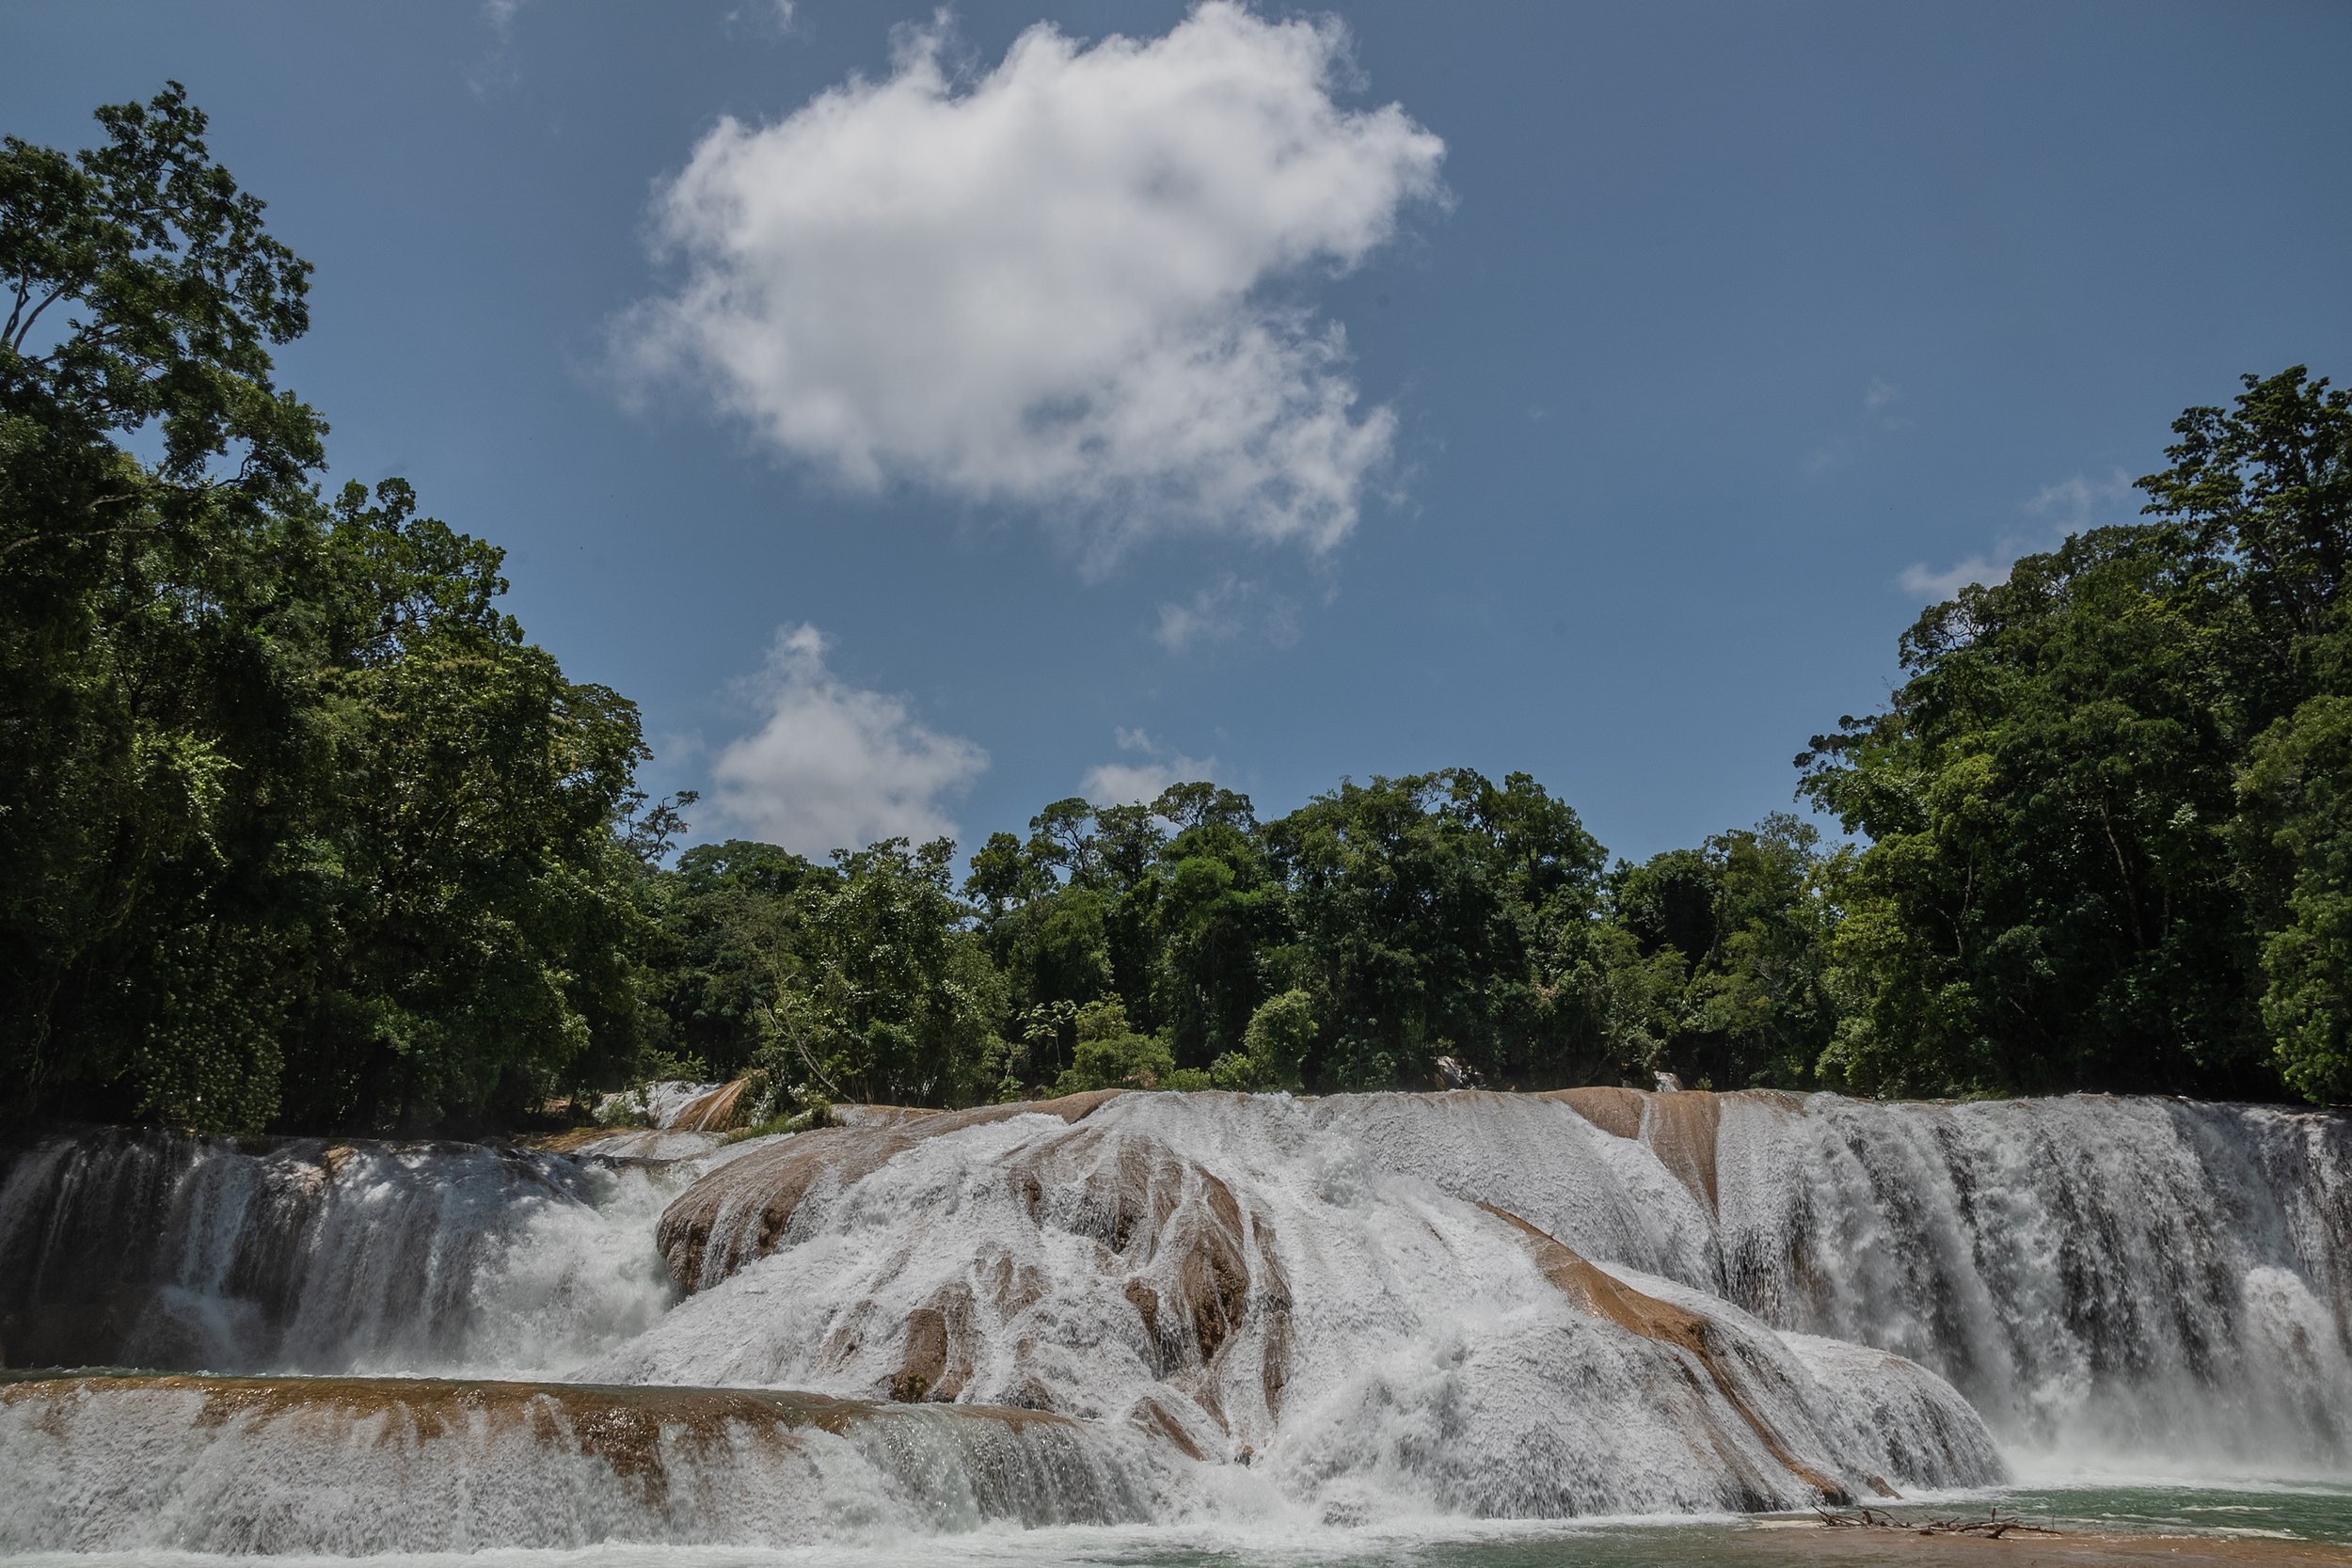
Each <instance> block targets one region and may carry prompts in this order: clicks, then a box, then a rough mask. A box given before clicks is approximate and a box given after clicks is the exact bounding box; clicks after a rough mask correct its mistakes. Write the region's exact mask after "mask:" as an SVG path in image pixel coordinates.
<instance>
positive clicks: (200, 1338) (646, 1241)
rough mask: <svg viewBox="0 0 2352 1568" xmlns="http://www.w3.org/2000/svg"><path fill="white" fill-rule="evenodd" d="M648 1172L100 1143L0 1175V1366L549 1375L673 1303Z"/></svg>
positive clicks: (246, 1144)
mask: <svg viewBox="0 0 2352 1568" xmlns="http://www.w3.org/2000/svg"><path fill="white" fill-rule="evenodd" d="M675 1184H676V1182H675V1179H672V1178H669V1177H667V1176H665V1174H664V1173H663V1172H661V1171H660V1170H659V1169H651V1168H645V1167H632V1166H612V1165H607V1164H600V1163H597V1162H593V1161H582V1160H578V1159H570V1158H564V1157H562V1156H556V1155H547V1154H538V1153H532V1152H529V1151H526V1150H522V1149H516V1148H484V1147H481V1146H478V1145H470V1144H386V1143H371V1142H351V1143H340V1144H331V1143H326V1142H324V1141H322V1140H318V1139H260V1140H248V1141H238V1140H231V1139H226V1138H190V1137H182V1136H176V1135H172V1134H168V1133H163V1132H119V1131H113V1130H107V1131H100V1132H87V1133H80V1134H56V1135H53V1136H51V1137H48V1138H45V1139H43V1140H41V1141H40V1142H39V1143H38V1144H36V1145H34V1146H33V1147H32V1148H28V1149H26V1150H24V1151H22V1152H21V1153H20V1154H19V1155H18V1156H17V1158H16V1159H15V1160H14V1161H13V1163H12V1164H10V1166H9V1167H8V1172H7V1177H6V1180H0V1364H6V1365H11V1366H19V1367H22V1366H75V1365H108V1364H111V1365H130V1366H145V1367H165V1368H173V1369H179V1370H198V1369H205V1370H215V1371H301V1372H346V1371H405V1372H440V1373H445V1374H462V1373H477V1374H479V1373H490V1372H498V1373H506V1374H510V1375H532V1374H541V1375H544V1374H550V1373H561V1372H564V1371H566V1370H569V1369H571V1368H572V1367H574V1366H577V1365H579V1364H580V1362H581V1361H584V1360H586V1359H587V1358H589V1357H590V1356H593V1355H595V1354H597V1353H598V1352H599V1351H601V1350H603V1349H604V1348H606V1347H607V1346H609V1345H612V1344H615V1343H618V1342H620V1341H621V1340H623V1339H626V1338H628V1337H629V1336H630V1335H632V1334H635V1333H637V1332H639V1331H640V1330H642V1329H644V1327H645V1326H646V1325H647V1324H649V1323H651V1322H652V1321H653V1320H654V1319H655V1318H656V1317H657V1316H659V1314H660V1312H661V1310H662V1309H663V1308H664V1307H667V1306H668V1305H669V1302H670V1300H671V1299H672V1297H673V1293H674V1292H673V1291H672V1290H671V1287H670V1285H669V1282H668V1280H667V1278H666V1277H665V1276H664V1275H663V1274H662V1272H661V1266H660V1259H659V1257H658V1256H657V1255H656V1254H655V1253H654V1251H653V1250H652V1246H651V1240H650V1238H651V1231H652V1227H653V1222H654V1218H655V1216H656V1215H657V1214H658V1213H659V1212H660V1209H661V1206H662V1204H663V1203H664V1202H665V1201H667V1198H668V1196H670V1188H671V1187H672V1186H674V1185H675Z"/></svg>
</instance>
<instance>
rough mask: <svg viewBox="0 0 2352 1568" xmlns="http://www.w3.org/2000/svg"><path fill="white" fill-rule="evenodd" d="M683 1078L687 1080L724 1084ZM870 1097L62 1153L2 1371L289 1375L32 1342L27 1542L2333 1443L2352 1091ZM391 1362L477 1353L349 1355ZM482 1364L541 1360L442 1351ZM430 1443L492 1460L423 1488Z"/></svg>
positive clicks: (441, 1538)
mask: <svg viewBox="0 0 2352 1568" xmlns="http://www.w3.org/2000/svg"><path fill="white" fill-rule="evenodd" d="M692 1087H693V1088H694V1089H695V1090H696V1091H697V1092H695V1093H693V1094H687V1093H685V1092H683V1090H681V1091H680V1092H677V1093H675V1094H671V1095H667V1096H665V1097H664V1100H665V1103H664V1111H665V1115H667V1116H668V1117H669V1119H671V1120H672V1121H673V1122H679V1121H681V1119H685V1120H696V1121H705V1122H711V1123H716V1122H718V1121H720V1120H722V1119H723V1118H724V1117H726V1116H728V1115H731V1114H732V1113H731V1109H730V1108H731V1107H732V1106H733V1105H734V1104H735V1102H736V1100H737V1099H739V1096H730V1095H729V1094H728V1092H727V1090H726V1087H725V1086H723V1085H721V1086H715V1087H714V1086H710V1085H694V1086H692ZM672 1101H675V1103H672ZM690 1106H692V1107H696V1109H694V1110H692V1112H691V1115H689V1114H687V1113H688V1107H690ZM841 1120H842V1121H843V1123H844V1125H842V1126H839V1127H834V1128H828V1129H823V1130H819V1131H815V1132H804V1133H799V1134H794V1135H790V1136H784V1137H765V1138H755V1139H750V1140H748V1141H742V1142H738V1143H734V1144H724V1143H723V1141H722V1139H721V1137H720V1135H719V1134H717V1133H716V1132H690V1131H684V1130H682V1129H681V1128H680V1127H676V1126H674V1127H672V1128H670V1129H668V1130H660V1129H656V1130H653V1131H651V1132H619V1133H613V1134H605V1135H597V1136H594V1137H590V1138H587V1139H584V1140H579V1141H578V1147H575V1148H573V1149H572V1151H571V1152H568V1153H555V1152H548V1151H530V1150H523V1149H517V1148H489V1147H478V1146H469V1145H455V1144H387V1143H366V1142H351V1143H341V1144H332V1143H326V1142H323V1141H319V1140H258V1141H248V1142H237V1141H231V1140H223V1139H198V1138H186V1137H175V1136H169V1135H165V1134H160V1133H152V1132H148V1133H127V1132H108V1131H90V1132H79V1133H71V1134H56V1135H53V1136H50V1137H47V1138H44V1139H41V1140H40V1141H38V1142H36V1143H33V1144H31V1145H28V1146H26V1147H24V1148H22V1149H20V1150H19V1151H17V1153H16V1154H15V1155H14V1156H13V1158H12V1159H11V1161H10V1163H9V1164H8V1166H7V1167H6V1170H5V1174H4V1175H0V1353H5V1359H6V1360H7V1362H8V1364H9V1365H12V1366H19V1367H22V1366H26V1365H32V1366H53V1367H54V1366H59V1365H72V1364H102V1363H103V1364H112V1365H119V1366H144V1367H148V1368H155V1369H164V1370H177V1371H182V1372H187V1371H195V1370H199V1369H200V1370H204V1371H207V1372H209V1373H213V1374H223V1373H242V1374H273V1375H271V1376H266V1377H246V1378H243V1379H240V1378H236V1377H223V1376H217V1375H215V1376H209V1377H202V1378H187V1377H181V1378H170V1377H161V1376H155V1375H144V1374H143V1375H141V1376H137V1377H126V1376H115V1377H105V1378H100V1377H91V1376H88V1375H87V1374H83V1375H81V1376H79V1377H78V1378H62V1377H60V1376H58V1375H56V1374H32V1375H24V1374H8V1381H6V1382H0V1406H4V1407H5V1408H0V1469H5V1470H6V1472H7V1473H8V1474H9V1475H10V1476H11V1477H12V1478H17V1477H22V1478H24V1484H23V1485H22V1486H20V1488H19V1489H18V1493H17V1495H16V1496H15V1497H12V1498H9V1499H7V1500H0V1549H27V1550H29V1549H49V1548H52V1547H67V1548H73V1547H79V1546H82V1545H91V1544H109V1543H111V1544H116V1545H119V1546H122V1547H124V1548H125V1549H134V1548H138V1547H141V1546H146V1545H152V1544H158V1543H161V1542H164V1541H166V1540H167V1539H168V1540H169V1541H172V1542H189V1543H199V1544H211V1545H212V1546H213V1547H215V1548H216V1549H235V1550H246V1549H254V1550H296V1549H299V1550H305V1551H336V1552H342V1551H359V1550H377V1549H395V1548H398V1549H411V1548H413V1549H427V1548H430V1549H470V1547H471V1546H475V1545H481V1544H559V1545H560V1544H580V1543H585V1542H592V1541H598V1540H618V1539H629V1540H644V1541H655V1542H711V1543H717V1542H727V1543H737V1544H752V1543H760V1542H779V1541H801V1540H806V1539H818V1538H828V1539H829V1538H833V1537H834V1535H838V1534H840V1533H842V1532H845V1531H846V1532H848V1533H851V1534H854V1533H856V1532H857V1531H858V1530H860V1529H865V1528H869V1527H870V1528H887V1529H917V1530H930V1529H941V1528H965V1527H968V1526H971V1525H974V1524H977V1523H981V1522H988V1521H1001V1522H1007V1523H1039V1522H1110V1521H1117V1520H1150V1521H1160V1522H1168V1521H1174V1520H1184V1519H1202V1518H1216V1517H1222V1516H1224V1515H1225V1514H1226V1513H1230V1512H1231V1511H1232V1510H1235V1509H1241V1510H1243V1511H1245V1512H1249V1511H1256V1512H1257V1513H1261V1514H1263V1515H1266V1516H1270V1517H1279V1518H1282V1519H1288V1520H1298V1521H1309V1522H1318V1521H1319V1522H1328V1523H1346V1524H1356V1523H1377V1522H1380V1521H1391V1520H1410V1519H1413V1518H1421V1517H1427V1516H1431V1515H1440V1516H1455V1517H1461V1516H1471V1517H1559V1516H1568V1515H1587V1514H1594V1513H1659V1512H1663V1513H1690V1512H1694V1511H1695V1512H1710V1511H1718V1510H1754V1509H1771V1508H1788V1507H1800V1506H1803V1505H1804V1504H1806V1503H1808V1502H1812V1501H1815V1500H1819V1499H1825V1498H1826V1499H1838V1498H1849V1497H1850V1498H1855V1499H1867V1498H1870V1497H1887V1496H1891V1495H1903V1494H1909V1493H1911V1492H1914V1491H1916V1490H1918V1489H1921V1488H1928V1489H1935V1488H1950V1487H1967V1486H1975V1485H1981V1484H1985V1483H1987V1482H1990V1481H1996V1480H1998V1479H1999V1478H2000V1477H2001V1476H2002V1475H2003V1474H2004V1473H2005V1469H2006V1468H2007V1466H2008V1465H2012V1464H2014V1465H2022V1466H2025V1467H2026V1468H2027V1469H2029V1470H2036V1469H2038V1468H2039V1467H2042V1466H2045V1465H2048V1464H2049V1463H2050V1456H2052V1455H2065V1456H2068V1457H2069V1458H2070V1459H2073V1460H2078V1461H2079V1460H2083V1459H2090V1460H2092V1461H2097V1462H2100V1463H2104V1464H2106V1465H2110V1466H2114V1467H2119V1468H2128V1469H2132V1470H2136V1471H2139V1472H2147V1471H2151V1470H2155V1469H2159V1468H2164V1467H2175V1468H2178V1467H2191V1468H2198V1469H2201V1470H2204V1471H2206V1472H2208V1473H2219V1472H2226V1471H2240V1472H2245V1471H2259V1472H2262V1473H2265V1474H2267V1475H2271V1476H2277V1477H2286V1476H2294V1475H2314V1476H2321V1477H2326V1476H2341V1475H2342V1474H2343V1473H2344V1469H2345V1467H2346V1466H2347V1465H2348V1464H2352V1120H2348V1119H2347V1118H2345V1117H2343V1116H2341V1115H2337V1114H2332V1113H2326V1112H2310V1111H2293V1110H2285V1109H2278V1108H2269V1107H2257V1106H2242V1105H2217V1104H2198V1103H2191V1102H2186V1101H2170V1100H2155V1099H2122V1100H2117V1099H2108V1098H2103V1097H2091V1096H2082V1097H2072V1098H2067V1099H2060V1100H2040V1101H1998V1102H1982V1103H1954V1104H1941V1103H1876V1102H1862V1101H1849V1100H1844V1099H1840V1098H1838V1097H1836V1096H1829V1095H1817V1096H1812V1097H1809V1098H1801V1097H1797V1096H1792V1095H1785V1094H1773V1093H1762V1092H1754V1093H1740V1094H1722V1095H1717V1094H1708V1093H1703V1092H1690V1093H1683V1092H1661V1093H1649V1092H1636V1091H1633V1090H1625V1089H1582V1090H1570V1091H1564V1092H1561V1093H1557V1094H1550V1095H1501V1094H1488V1093H1484V1092H1478V1091H1465V1092H1456V1093H1450V1094H1439V1095H1421V1094H1386V1095H1362V1096H1335V1097H1330V1098H1327V1099H1320V1100H1316V1099H1295V1098H1292V1097H1289V1096H1282V1095H1268V1096H1242V1095H1229V1094H1191V1095H1167V1094H1134V1093H1128V1094H1110V1093H1102V1094H1092V1095H1085V1096H1073V1097H1070V1098H1068V1099H1066V1100H1061V1101H1046V1102H1041V1103H1039V1104H1034V1105H1014V1106H995V1107H985V1108H981V1109H978V1110H974V1111H964V1112H950V1113H935V1112H913V1111H890V1110H886V1109H883V1108H865V1107H849V1108H845V1112H844V1114H843V1116H842V1117H841ZM656 1139H658V1140H666V1141H665V1142H662V1143H660V1144H659V1145H658V1146H657V1145H655V1144H653V1143H651V1142H648V1140H656ZM656 1147H659V1148H660V1151H661V1152H662V1153H664V1154H666V1155H669V1156H673V1157H672V1158H669V1159H667V1160H664V1161H647V1160H644V1159H633V1158H626V1157H620V1156H626V1155H628V1153H629V1152H630V1151H631V1150H634V1149H641V1148H645V1149H650V1148H656ZM383 1372H401V1373H405V1374H412V1375H414V1374H422V1375H423V1376H425V1377H426V1378H428V1379H439V1380H441V1381H438V1382H431V1381H428V1382H421V1383H408V1384H403V1385H400V1386H397V1387H393V1386H389V1385H383V1384H376V1383H370V1382H368V1381H366V1380H365V1379H364V1378H355V1377H352V1376H349V1375H345V1374H355V1373H383ZM292 1373H310V1374H339V1375H338V1376H334V1377H327V1378H326V1379H324V1380H320V1379H316V1378H312V1379H308V1380H298V1381H297V1380H290V1379H288V1378H287V1377H286V1375H285V1374H292ZM485 1377H489V1378H506V1379H533V1380H536V1381H533V1382H507V1383H478V1382H450V1381H447V1380H450V1379H453V1378H454V1379H469V1378H472V1379H479V1378H485ZM388 1388H389V1389H390V1390H391V1391H389V1392H388V1391H387V1389H388ZM744 1401H750V1403H744ZM819 1412H823V1413H829V1414H824V1415H823V1418H821V1419H820V1418H818V1414H816V1413H819ZM613 1433H623V1434H624V1435H627V1434H628V1433H635V1435H634V1436H628V1439H627V1441H626V1442H624V1441H623V1440H622V1438H621V1437H616V1436H614V1435H613ZM363 1450H364V1452H363ZM369 1456H375V1457H369ZM384 1456H389V1457H384ZM110 1467H111V1468H110ZM345 1467H350V1468H352V1469H353V1470H354V1472H355V1473H356V1472H357V1471H366V1472H367V1475H366V1476H365V1477H363V1478H359V1479H358V1480H351V1481H348V1484H346V1481H343V1480H337V1479H335V1478H337V1477H341V1476H342V1475H343V1472H344V1468H345ZM117 1472H119V1487H116V1488H115V1489H114V1490H116V1491H119V1498H118V1497H115V1496H114V1495H113V1493H112V1492H110V1491H109V1487H110V1485H111V1484H112V1483H110V1482H109V1481H107V1479H106V1478H107V1477H108V1476H110V1475H115V1474H117ZM379 1472H380V1473H379ZM657 1472H658V1474H659V1477H660V1480H659V1481H658V1482H657V1481H653V1480H649V1479H647V1478H649V1477H652V1476H654V1475H656V1473H657ZM240 1477H245V1478H247V1479H250V1478H251V1477H260V1478H262V1480H261V1481H259V1482H256V1484H260V1485H261V1486H262V1492H263V1493H264V1494H265V1495H266V1497H270V1498H275V1499H276V1501H273V1502H269V1503H268V1504H267V1506H263V1505H262V1504H261V1503H257V1502H254V1501H252V1500H251V1499H249V1498H245V1499H244V1500H240V1498H244V1494H243V1493H242V1492H238V1490H237V1488H238V1486H239V1485H242V1484H243V1482H242V1481H239V1480H238V1478H240ZM207 1478H210V1479H209V1480H208V1479H207ZM304 1478H308V1479H307V1480H305V1479H304ZM379 1482H380V1485H379ZM330 1483H331V1484H330ZM306 1486H307V1487H309V1488H310V1491H309V1492H306V1491H305V1487H306ZM401 1488H409V1489H416V1490H417V1491H418V1493H419V1495H422V1496H432V1495H434V1494H435V1492H436V1490H437V1489H438V1490H439V1491H444V1492H452V1493H453V1495H456V1496H461V1497H463V1498H465V1499H467V1500H466V1502H465V1506H464V1507H463V1508H460V1509H457V1510H455V1511H454V1512H452V1511H448V1510H444V1511H443V1513H445V1514H447V1516H446V1517H443V1515H442V1514H434V1515H433V1516H432V1517H431V1518H426V1517H424V1516H423V1515H421V1514H417V1513H414V1511H413V1510H410V1511H408V1512H404V1507H405V1505H403V1504H402V1503H401V1502H400V1501H399V1498H400V1497H404V1496H407V1495H409V1494H407V1493H404V1492H402V1491H401V1490H400V1489H401ZM101 1493H106V1494H107V1496H106V1497H105V1499H104V1500H103V1503H101V1504H91V1505H88V1507H87V1509H86V1508H85V1505H84V1503H82V1502H72V1501H69V1500H68V1499H87V1498H90V1497H97V1496H98V1495H99V1494H101ZM232 1493H233V1494H235V1496H232ZM312 1493H316V1494H317V1495H318V1496H319V1497H322V1498H324V1497H327V1496H328V1495H329V1494H331V1497H332V1502H331V1506H330V1504H329V1502H327V1501H318V1502H316V1503H305V1502H303V1501H302V1500H301V1499H302V1498H303V1497H308V1496H310V1495H311V1494H312ZM503 1493H511V1495H512V1497H513V1498H514V1499H516V1500H515V1502H514V1505H513V1509H512V1510H510V1511H508V1512H504V1513H501V1512H499V1510H498V1509H497V1508H494V1507H493V1506H492V1504H491V1502H490V1501H489V1500H488V1499H490V1498H491V1497H494V1496H496V1495H500V1494H503ZM723 1496H724V1497H732V1498H734V1499H735V1500H734V1501H733V1502H731V1503H729V1504H726V1505H724V1506H721V1505H720V1504H719V1503H718V1502H716V1501H715V1500H714V1499H717V1498H719V1497H723ZM748 1497H756V1498H757V1499H759V1500H758V1501H757V1502H756V1503H753V1502H748V1501H746V1500H745V1499H746V1498H748ZM500 1506H501V1507H503V1506H504V1505H500ZM85 1512H87V1513H88V1515H89V1517H90V1518H91V1519H93V1520H95V1521H96V1522H95V1523H92V1524H90V1525H89V1526H88V1530H87V1532H86V1533H84V1534H75V1533H73V1529H74V1527H72V1526H71V1525H70V1523H68V1521H70V1520H71V1519H72V1518H75V1517H79V1516H81V1514H82V1513H85ZM378 1513H381V1515H382V1522H379V1524H378V1525H373V1526H372V1525H369V1524H367V1523H366V1521H367V1520H369V1519H371V1518H376V1517H377V1516H378ZM158 1519H161V1520H169V1521H172V1523H171V1524H170V1525H169V1529H168V1532H167V1534H158V1533H154V1531H155V1530H160V1529H163V1528H164V1527H163V1526H160V1525H158V1526H154V1527H152V1528H151V1526H150V1525H149V1524H148V1523H144V1522H143V1521H149V1520H158ZM714 1521H716V1522H714Z"/></svg>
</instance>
